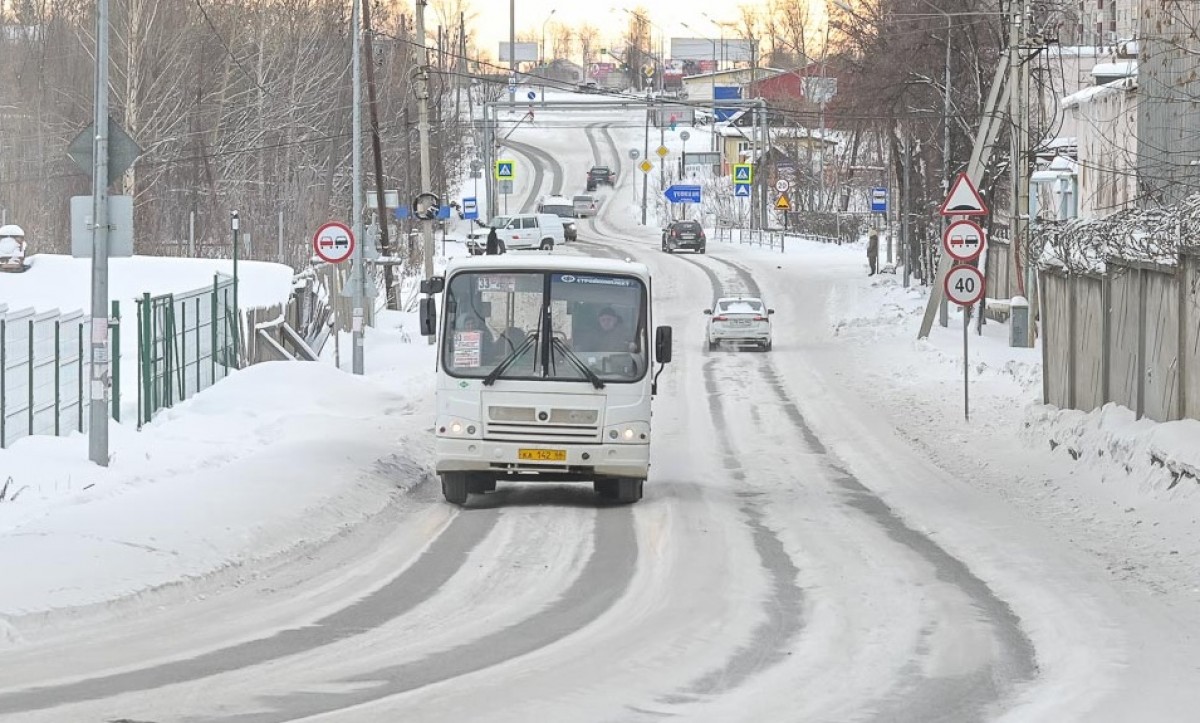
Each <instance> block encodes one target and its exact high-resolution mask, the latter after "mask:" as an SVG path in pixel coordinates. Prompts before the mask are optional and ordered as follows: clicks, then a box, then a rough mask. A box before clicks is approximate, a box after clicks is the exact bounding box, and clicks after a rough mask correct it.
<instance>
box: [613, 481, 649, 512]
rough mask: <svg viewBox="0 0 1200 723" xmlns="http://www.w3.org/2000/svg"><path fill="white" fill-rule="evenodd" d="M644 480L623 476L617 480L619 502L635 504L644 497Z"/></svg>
mask: <svg viewBox="0 0 1200 723" xmlns="http://www.w3.org/2000/svg"><path fill="white" fill-rule="evenodd" d="M643 482H644V480H640V479H636V478H631V477H623V478H621V479H619V480H617V502H620V503H622V504H626V505H628V504H633V503H634V502H637V501H638V500H640V499H642V483H643Z"/></svg>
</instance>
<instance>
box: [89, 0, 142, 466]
mask: <svg viewBox="0 0 1200 723" xmlns="http://www.w3.org/2000/svg"><path fill="white" fill-rule="evenodd" d="M95 93H96V96H95V108H94V111H95V113H94V115H93V117H92V122H93V123H94V126H93V127H94V128H95V131H96V136H95V138H94V140H93V143H92V162H93V165H92V333H91V352H92V355H91V368H92V373H91V385H90V387H91V388H90V389H89V403H88V425H89V426H88V459H89V460H91V461H92V462H94V463H95V464H98V465H100V466H101V467H107V466H108V416H109V409H108V407H109V398H108V396H109V395H108V391H109V388H110V387H111V386H112V378H111V369H112V366H111V361H110V360H109V343H108V312H109V308H108V0H97V6H96V89H95ZM146 311H147V313H149V309H147V310H146Z"/></svg>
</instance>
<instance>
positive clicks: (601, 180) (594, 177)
mask: <svg viewBox="0 0 1200 723" xmlns="http://www.w3.org/2000/svg"><path fill="white" fill-rule="evenodd" d="M616 182H617V174H615V173H613V170H612V169H611V168H609V167H608V166H592V168H591V170H589V171H588V174H587V190H589V191H595V190H596V187H597V186H601V185H603V186H613V185H616Z"/></svg>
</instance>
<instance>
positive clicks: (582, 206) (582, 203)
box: [571, 195, 600, 218]
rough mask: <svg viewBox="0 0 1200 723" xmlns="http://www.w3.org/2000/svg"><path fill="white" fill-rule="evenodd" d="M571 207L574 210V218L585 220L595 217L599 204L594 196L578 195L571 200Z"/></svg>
mask: <svg viewBox="0 0 1200 723" xmlns="http://www.w3.org/2000/svg"><path fill="white" fill-rule="evenodd" d="M571 205H572V206H573V207H574V208H575V217H576V218H586V217H588V216H595V215H596V210H597V209H598V208H599V207H600V202H599V201H598V200H597V199H596V197H595V196H586V195H580V196H575V197H574V198H572V199H571Z"/></svg>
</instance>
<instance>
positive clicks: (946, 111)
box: [932, 13, 954, 327]
mask: <svg viewBox="0 0 1200 723" xmlns="http://www.w3.org/2000/svg"><path fill="white" fill-rule="evenodd" d="M953 21H954V18H953V17H951V16H950V14H949V13H947V14H946V79H945V81H944V82H943V89H944V90H945V94H944V95H945V98H944V99H943V101H942V198H945V197H946V196H948V195H949V194H950V32H951V28H952V26H951V23H953ZM949 221H950V219H949V218H948V217H946V216H942V233H945V232H946V225H947V224H948V223H949ZM932 283H937V279H936V278H934V279H933V281H932ZM938 323H939V324H941V325H942V326H943V327H948V326H950V303H949V302H948V301H947V300H946V297H945V296H944V295H943V296H942V300H941V302H940V303H939V304H938Z"/></svg>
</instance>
